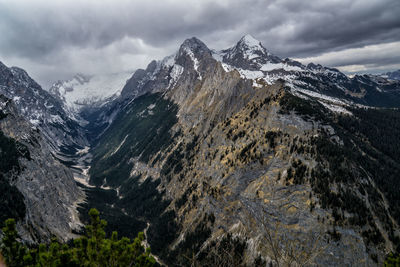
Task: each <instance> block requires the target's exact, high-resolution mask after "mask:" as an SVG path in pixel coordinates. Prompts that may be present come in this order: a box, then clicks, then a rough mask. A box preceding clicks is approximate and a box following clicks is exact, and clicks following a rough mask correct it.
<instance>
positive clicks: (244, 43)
mask: <svg viewBox="0 0 400 267" xmlns="http://www.w3.org/2000/svg"><path fill="white" fill-rule="evenodd" d="M237 45H238V46H241V47H245V48H247V49H251V50H261V51H263V50H265V48H264V47H263V46H262V44H261V42H260V41H259V40H257V39H255V38H254V37H253V36H252V35H250V34H246V35H244V36H243V37H242V38H241V39H240V40H239V42H238V44H237Z"/></svg>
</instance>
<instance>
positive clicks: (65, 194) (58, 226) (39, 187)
mask: <svg viewBox="0 0 400 267" xmlns="http://www.w3.org/2000/svg"><path fill="white" fill-rule="evenodd" d="M21 90H22V89H21ZM0 111H1V113H2V115H3V116H1V119H0V131H1V132H2V133H3V134H4V135H5V136H6V137H8V138H12V139H13V140H15V141H16V142H18V143H19V144H21V145H22V146H23V147H24V148H25V149H26V150H27V153H29V157H20V158H19V160H18V162H19V163H18V165H19V166H20V167H19V168H18V169H20V170H19V171H12V172H8V173H2V175H4V179H6V181H7V182H8V183H9V184H11V185H12V186H15V187H16V188H17V189H18V191H19V192H20V193H21V194H22V196H23V202H24V204H25V208H26V210H25V211H24V212H23V213H24V214H25V215H24V217H23V218H21V219H20V220H19V221H18V231H19V233H20V235H21V237H22V238H23V239H24V240H25V241H27V242H31V243H37V242H41V241H49V240H50V238H51V237H53V236H56V237H57V238H59V239H60V240H64V241H67V240H68V239H70V238H72V237H73V236H74V235H73V234H72V230H74V229H75V230H78V229H79V227H80V221H79V218H78V213H77V210H76V206H77V203H78V202H80V201H82V200H83V198H84V195H83V193H82V191H81V190H80V189H79V188H78V187H77V185H76V184H75V181H74V179H73V176H72V172H71V170H70V169H68V168H67V167H65V166H64V165H63V164H61V163H60V162H59V161H58V160H57V159H56V158H55V157H54V156H53V154H52V150H51V147H49V145H48V143H47V140H46V138H45V137H44V136H43V135H42V134H41V131H40V130H39V128H38V127H37V126H35V125H33V124H32V123H31V122H29V121H27V120H26V119H25V118H24V117H23V116H22V115H20V114H19V111H18V108H17V107H16V105H15V104H14V103H13V101H12V100H11V99H8V98H6V97H5V96H3V95H0Z"/></svg>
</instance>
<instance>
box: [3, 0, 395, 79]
mask: <svg viewBox="0 0 400 267" xmlns="http://www.w3.org/2000/svg"><path fill="white" fill-rule="evenodd" d="M247 33H248V34H251V35H253V36H254V37H255V38H257V39H258V40H260V41H261V42H262V43H263V45H264V46H265V47H266V48H267V49H268V50H269V51H270V52H272V53H273V54H276V55H278V56H280V57H282V58H285V57H291V58H295V59H297V60H300V61H302V62H303V63H308V62H310V61H313V62H315V63H320V64H323V65H326V66H331V67H338V68H339V69H341V70H343V71H346V72H348V73H352V72H381V71H387V70H395V69H399V68H400V0H315V1H314V0H307V1H305V0H304V1H303V0H197V1H196V0H162V1H160V0H154V1H151V0H142V1H133V0H132V1H126V0H93V1H84V0H80V1H76V0H67V1H57V0H43V1H38V0H25V1H23V0H0V61H2V62H3V63H4V64H6V65H7V66H19V67H22V68H24V69H25V70H27V71H28V73H29V74H30V75H31V76H32V77H33V78H34V79H36V80H37V81H38V82H39V83H40V84H42V85H43V86H44V87H48V86H49V84H50V83H52V82H53V81H55V80H58V79H66V78H69V77H70V76H72V75H73V74H74V73H77V72H80V73H84V74H97V73H110V72H121V71H132V70H134V69H136V68H144V67H145V66H146V65H147V63H149V61H150V60H151V59H161V58H163V57H164V56H166V55H169V54H172V53H173V52H175V51H176V50H177V49H178V47H179V45H180V44H181V43H182V42H183V41H184V40H185V39H186V38H189V37H192V36H196V37H198V38H199V39H201V40H202V41H204V42H205V43H206V44H207V46H208V47H210V48H214V49H223V48H227V47H229V46H231V45H233V44H234V43H236V42H237V41H238V40H239V39H240V37H241V36H242V35H244V34H247Z"/></svg>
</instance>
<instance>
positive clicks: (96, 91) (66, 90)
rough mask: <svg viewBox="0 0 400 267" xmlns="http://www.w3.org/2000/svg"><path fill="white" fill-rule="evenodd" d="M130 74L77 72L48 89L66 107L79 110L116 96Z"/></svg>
mask: <svg viewBox="0 0 400 267" xmlns="http://www.w3.org/2000/svg"><path fill="white" fill-rule="evenodd" d="M131 75H132V73H131V72H122V73H112V74H105V75H95V76H85V75H82V74H77V75H75V76H74V77H73V78H72V79H70V80H66V81H60V82H57V83H55V84H53V86H52V87H51V88H50V89H49V91H50V93H52V94H56V95H59V97H60V98H61V99H62V100H63V101H64V103H65V104H66V106H67V107H68V108H70V109H72V110H73V111H79V109H80V108H82V107H83V106H85V105H89V104H94V103H96V102H98V101H102V100H105V99H108V98H110V97H112V96H114V95H115V96H118V95H119V94H120V93H121V90H122V88H123V87H124V85H125V84H126V81H127V80H128V79H129V77H130V76H131Z"/></svg>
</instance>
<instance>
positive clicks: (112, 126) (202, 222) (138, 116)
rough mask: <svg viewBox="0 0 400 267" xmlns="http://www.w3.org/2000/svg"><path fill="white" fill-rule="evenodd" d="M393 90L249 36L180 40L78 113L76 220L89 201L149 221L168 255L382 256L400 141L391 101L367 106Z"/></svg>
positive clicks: (341, 259) (160, 250) (320, 259)
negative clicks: (222, 42)
mask: <svg viewBox="0 0 400 267" xmlns="http://www.w3.org/2000/svg"><path fill="white" fill-rule="evenodd" d="M5 71H7V70H5ZM28 85H29V84H28ZM18 86H19V85H18ZM3 87H4V88H5V87H6V83H5V85H3ZM28 87H29V86H28ZM31 87H32V86H31ZM31 87H30V88H31ZM13 88H15V86H14V87H11V89H12V90H13ZM35 88H36V87H35ZM5 89H6V90H8V91H10V89H9V88H5ZM10 92H11V91H10ZM9 94H10V95H12V96H13V94H16V91H15V90H14V91H12V93H9ZM14 96H15V95H14ZM14 96H13V97H14ZM50 98H52V97H51V96H50ZM24 99H25V98H23V100H24ZM27 100H29V97H27ZM398 100H399V83H398V82H395V81H389V80H387V79H385V78H380V79H376V78H374V77H372V76H368V75H364V76H355V77H353V78H349V77H347V76H346V75H344V74H343V73H341V72H339V71H338V70H336V69H332V68H326V67H323V66H321V65H314V64H309V65H307V66H304V65H302V64H301V63H299V62H296V61H293V60H290V59H285V60H282V59H280V58H279V57H277V56H274V55H272V54H271V53H270V52H268V51H267V50H266V49H265V48H264V47H263V46H262V44H261V43H260V42H258V41H257V40H255V39H254V38H253V37H251V36H244V37H243V38H242V39H241V40H240V41H239V42H238V43H237V44H236V45H234V46H233V47H232V48H229V49H225V50H222V51H214V50H212V49H209V48H208V47H207V46H206V45H205V44H204V43H203V42H202V41H200V40H199V39H197V38H190V39H187V40H185V41H184V42H183V44H182V45H181V46H180V48H179V49H178V51H177V52H176V53H175V54H174V55H171V56H168V57H166V58H164V59H163V60H160V61H153V62H151V63H150V64H149V65H148V66H147V68H146V69H145V70H137V71H136V72H135V73H134V74H133V75H132V77H131V78H130V79H129V80H128V81H127V82H126V84H125V86H124V88H123V89H122V91H121V94H120V96H119V97H117V98H116V99H114V100H113V101H110V102H107V103H106V104H105V105H102V106H101V107H100V108H98V109H95V110H92V111H89V112H87V113H81V114H78V115H79V116H80V117H82V118H84V119H85V120H87V121H88V124H86V125H84V126H83V127H84V129H85V131H86V137H87V136H92V137H93V139H91V141H90V142H89V143H90V145H91V146H92V147H91V148H90V149H86V152H89V154H85V153H86V152H85V151H81V152H82V155H84V156H88V155H89V156H90V158H92V160H91V161H90V162H87V163H86V164H89V165H88V166H86V167H90V168H86V171H87V172H88V173H87V175H86V176H85V177H84V178H83V179H84V181H85V182H84V183H83V184H82V182H81V184H80V186H82V188H83V189H84V191H85V194H86V198H85V202H84V203H82V204H81V205H80V207H79V211H80V212H81V215H82V216H81V219H82V220H83V221H84V220H85V219H87V218H85V217H84V214H85V213H86V210H87V209H88V208H91V207H96V208H98V209H99V210H100V211H101V212H102V214H104V216H105V218H106V219H107V221H109V224H110V229H112V228H113V229H118V231H119V232H120V233H122V234H123V235H128V236H130V235H135V234H136V232H137V231H142V230H144V229H146V238H147V241H148V243H149V244H150V245H151V247H152V250H153V252H154V253H155V254H156V255H158V256H160V258H161V259H162V260H163V262H165V263H166V264H169V265H171V266H174V265H179V264H181V265H185V263H187V262H188V259H189V258H190V259H191V260H192V261H193V262H192V263H193V264H195V263H198V264H202V265H212V266H219V265H226V266H240V265H249V266H262V265H265V264H266V263H271V264H289V263H291V264H298V265H300V266H304V265H307V266H308V265H311V266H312V265H331V266H343V265H360V266H363V265H364V266H370V265H374V264H376V263H377V262H382V259H383V257H384V255H385V253H387V252H389V251H393V250H396V249H398V244H399V226H398V224H399V218H400V216H399V214H400V212H399V210H398V208H397V207H398V206H399V205H397V204H399V199H400V197H399V195H398V192H395V191H393V188H396V185H397V180H396V173H397V171H398V170H400V166H399V164H398V162H399V161H398V160H399V159H400V157H399V155H398V153H397V152H396V149H394V147H393V145H390V144H389V143H388V142H386V141H393V140H394V143H400V142H397V141H400V140H398V135H397V134H396V133H397V129H398V127H397V124H396V123H397V122H398V121H399V115H398V114H397V112H398V110H397V109H392V110H388V109H381V108H376V107H398V106H399V105H400V101H398ZM54 101H56V102H57V101H58V100H54ZM28 102H29V101H28ZM57 103H59V105H61V106H62V104H60V101H58V102H57ZM367 106H368V107H374V108H369V109H363V107H367ZM23 108H24V105H22V104H21V105H20V106H19V109H21V110H22V112H23ZM46 112H47V111H46ZM65 113H67V112H65ZM67 117H68V116H67ZM70 117H71V116H70ZM77 117H78V116H76V117H75V118H77ZM46 122H50V121H49V120H48V121H46ZM50 124H51V123H50ZM389 124H391V125H394V126H393V127H394V128H393V129H392V131H390V129H389V128H388V127H387V125H389ZM76 125H79V123H77V124H76ZM377 125H379V127H377ZM79 127H82V126H81V125H79ZM79 127H78V126H77V128H76V129H81V128H79ZM42 128H43V129H44V130H43V131H45V130H46V129H47V128H45V127H44V126H42ZM79 131H81V130H79ZM88 133H90V134H91V135H90V134H89V135H88ZM78 136H81V135H78ZM381 136H386V137H387V139H385V140H386V141H385V140H383V141H382V140H380V139H379V138H380V137H381ZM396 136H397V137H396ZM396 138H397V139H396ZM89 139H90V138H89ZM396 140H397V141H396ZM86 144H87V143H86ZM80 148H83V146H80ZM76 152H77V149H76V147H75V148H73V149H71V151H70V152H67V151H66V152H65V154H66V156H67V155H69V156H71V155H74V156H75V155H77V154H76ZM68 153H69V154H68ZM78 182H79V180H78Z"/></svg>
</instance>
